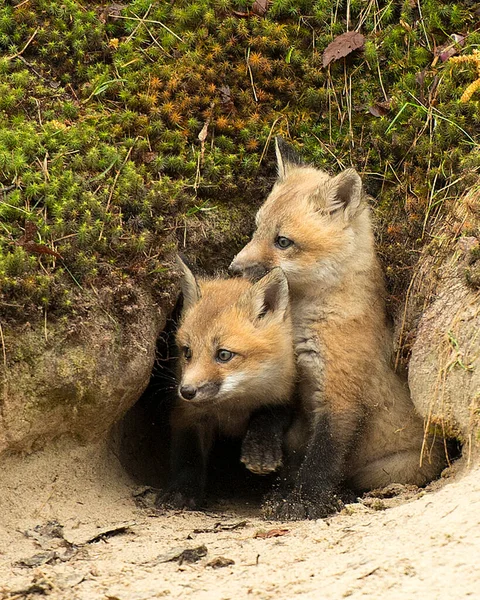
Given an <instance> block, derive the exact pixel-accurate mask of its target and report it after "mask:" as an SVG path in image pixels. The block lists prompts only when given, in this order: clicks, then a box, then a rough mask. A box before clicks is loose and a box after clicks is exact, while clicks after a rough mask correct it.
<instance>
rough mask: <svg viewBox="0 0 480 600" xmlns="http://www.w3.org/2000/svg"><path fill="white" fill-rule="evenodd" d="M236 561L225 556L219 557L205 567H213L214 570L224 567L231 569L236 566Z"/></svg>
mask: <svg viewBox="0 0 480 600" xmlns="http://www.w3.org/2000/svg"><path fill="white" fill-rule="evenodd" d="M234 564H235V561H234V560H232V559H231V558H226V557H225V556H217V558H214V559H213V560H211V561H210V562H208V563H207V564H206V565H205V566H206V567H212V569H221V568H222V567H230V566H231V565H234Z"/></svg>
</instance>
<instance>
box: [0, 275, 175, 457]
mask: <svg viewBox="0 0 480 600" xmlns="http://www.w3.org/2000/svg"><path fill="white" fill-rule="evenodd" d="M94 298H95V299H91V301H90V304H89V306H88V307H82V311H81V314H80V315H79V316H78V315H77V317H75V318H70V317H69V318H68V319H67V318H65V319H57V320H56V321H53V320H52V321H49V320H48V315H47V321H46V323H44V324H41V323H40V324H35V325H30V324H28V323H27V324H26V325H25V324H23V325H22V326H16V325H15V324H11V323H3V327H2V331H3V342H4V344H3V349H4V354H3V355H2V353H0V454H2V453H3V452H5V451H6V450H10V451H16V452H19V451H21V452H30V451H32V450H36V449H39V448H42V447H43V446H45V444H46V443H47V442H48V441H51V440H53V439H55V438H58V437H60V436H62V435H65V434H67V435H70V436H72V437H75V438H76V439H78V440H79V441H80V442H86V441H89V440H95V439H98V438H100V437H101V436H104V435H105V434H106V432H107V431H108V430H109V429H110V427H111V426H112V424H113V423H115V422H116V421H118V420H119V419H120V418H121V417H122V416H123V414H124V413H125V412H126V411H127V410H128V409H129V408H130V407H131V406H132V404H134V403H135V402H136V400H138V398H139V397H140V395H141V393H142V392H143V390H144V389H145V387H146V385H147V384H148V381H149V378H150V374H151V370H152V366H153V361H154V355H155V344H156V340H157V337H158V334H159V332H160V330H161V329H162V327H163V326H164V324H165V319H166V310H165V308H164V309H163V310H162V309H160V308H159V307H158V306H156V305H155V303H154V302H153V300H152V299H151V297H150V295H149V294H148V293H146V292H145V291H142V290H139V289H136V288H133V286H129V285H128V284H125V286H122V288H121V290H119V289H117V290H111V289H104V290H103V291H101V292H99V293H98V296H96V297H94Z"/></svg>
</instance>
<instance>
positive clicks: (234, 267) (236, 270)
mask: <svg viewBox="0 0 480 600" xmlns="http://www.w3.org/2000/svg"><path fill="white" fill-rule="evenodd" d="M228 270H229V271H230V273H231V274H232V275H241V274H242V271H243V270H242V268H241V267H239V266H238V265H236V264H235V263H234V262H232V263H231V264H230V266H229V267H228Z"/></svg>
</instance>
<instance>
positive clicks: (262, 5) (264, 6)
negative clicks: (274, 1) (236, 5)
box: [252, 0, 269, 17]
mask: <svg viewBox="0 0 480 600" xmlns="http://www.w3.org/2000/svg"><path fill="white" fill-rule="evenodd" d="M268 5H269V1H268V0H255V2H254V3H253V6H252V14H254V15H258V16H259V17H263V16H264V15H265V14H266V13H267V10H268Z"/></svg>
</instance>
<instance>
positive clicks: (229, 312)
mask: <svg viewBox="0 0 480 600" xmlns="http://www.w3.org/2000/svg"><path fill="white" fill-rule="evenodd" d="M179 265H180V267H181V269H182V271H183V279H182V292H183V311H182V315H181V319H180V326H179V329H178V331H177V335H176V342H177V346H178V349H179V354H180V357H179V377H178V380H179V385H178V397H177V399H176V403H175V406H174V408H173V411H172V415H171V428H172V444H171V467H172V476H173V481H172V484H171V486H170V488H169V489H168V491H167V492H166V494H164V495H163V496H161V497H160V498H159V503H161V504H166V505H170V506H172V505H173V506H175V507H179V508H182V507H189V508H194V507H196V506H198V505H199V503H201V501H202V499H203V495H204V491H205V479H206V466H207V460H208V455H209V451H210V449H211V446H212V443H213V441H214V439H215V437H216V436H218V435H224V436H229V437H238V438H243V443H242V461H243V462H244V463H245V465H246V466H247V468H249V469H250V470H251V471H253V472H255V473H259V474H266V473H268V472H271V471H273V470H275V469H276V468H277V467H278V466H279V464H280V463H281V445H282V442H283V437H284V433H285V432H284V430H285V428H286V426H287V425H288V421H287V419H288V411H287V410H285V411H284V410H282V407H284V406H285V407H286V405H287V404H288V403H289V402H290V398H291V396H292V387H293V385H294V378H295V357H294V352H293V343H292V325H291V318H290V311H289V295H288V284H287V280H286V279H285V276H284V274H283V273H282V271H281V270H280V269H274V270H272V271H270V272H269V273H268V274H267V275H265V276H264V277H263V278H262V279H261V280H260V281H258V282H257V283H255V284H252V283H250V282H249V281H247V280H246V279H210V280H208V279H199V280H196V279H195V277H194V275H193V274H192V272H191V271H190V269H189V268H188V267H187V266H186V265H185V264H184V263H183V261H181V260H180V259H179ZM262 408H263V409H264V411H263V412H262V410H259V409H262ZM272 417H274V418H276V419H277V425H278V426H279V427H280V430H278V431H276V434H277V435H275V436H274V438H273V439H272V438H271V437H268V436H266V435H265V434H264V432H265V430H268V431H269V432H270V430H271V429H270V427H271V420H272ZM264 440H266V444H265V442H264ZM262 444H263V447H262Z"/></svg>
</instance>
